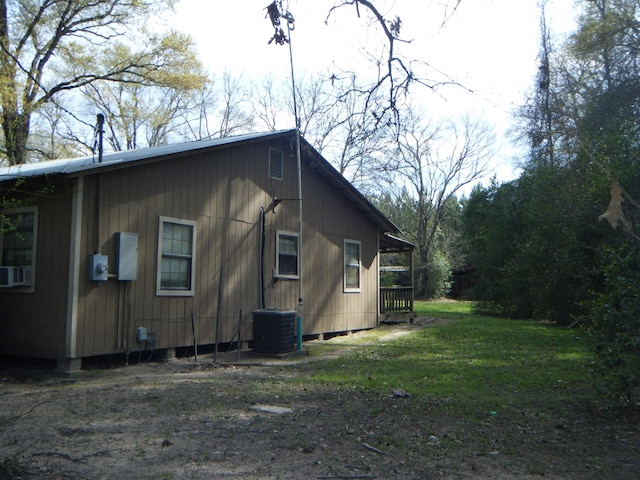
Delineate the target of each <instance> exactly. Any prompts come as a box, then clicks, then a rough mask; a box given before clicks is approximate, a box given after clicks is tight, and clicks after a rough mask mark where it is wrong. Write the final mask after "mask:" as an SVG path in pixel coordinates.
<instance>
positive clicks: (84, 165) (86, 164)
mask: <svg viewBox="0 0 640 480" xmlns="http://www.w3.org/2000/svg"><path fill="white" fill-rule="evenodd" d="M295 132H296V131H295V130H280V131H276V132H266V133H264V132H263V133H250V134H246V135H236V136H231V137H223V138H211V139H207V140H198V141H194V142H185V143H176V144H171V145H163V146H159V147H148V148H141V149H137V150H124V151H120V152H112V153H105V154H104V155H103V156H102V162H101V163H98V157H97V156H96V155H91V156H86V157H78V158H71V159H61V160H50V161H46V162H39V163H27V164H22V165H15V166H11V167H0V182H2V181H6V180H15V179H18V178H24V177H40V176H49V175H68V176H78V175H83V174H91V173H97V172H98V171H100V170H109V169H112V168H122V167H127V166H133V165H134V164H135V163H136V162H141V161H161V160H163V159H167V158H175V156H181V155H185V154H188V153H191V152H195V151H198V150H208V149H216V148H225V147H228V146H231V145H233V144H236V143H247V142H253V141H263V140H268V139H275V138H278V137H287V136H291V137H292V138H293V135H295ZM301 141H302V143H303V155H302V157H303V158H302V160H303V162H306V163H307V164H308V165H310V167H311V168H312V169H313V170H315V171H317V172H318V173H319V174H321V175H322V176H323V177H324V178H325V179H326V180H327V181H328V182H329V183H330V184H331V185H333V187H334V188H336V190H338V191H339V192H340V193H341V194H342V195H344V196H345V197H346V198H347V199H348V200H349V201H350V202H351V203H353V205H354V206H355V207H356V208H357V209H358V210H360V212H362V213H363V214H364V215H366V216H367V217H368V218H370V219H371V221H373V222H374V223H375V224H376V225H378V226H379V227H380V228H381V229H382V231H383V232H385V233H400V229H399V228H398V227H397V226H396V225H394V223H393V222H392V221H391V220H389V219H388V218H387V217H386V216H385V215H384V214H383V213H382V212H381V211H380V210H378V209H377V208H376V207H375V206H374V205H373V204H372V203H371V202H370V201H369V200H368V199H367V198H366V197H365V196H364V195H363V194H362V193H361V192H360V191H359V190H357V189H356V188H355V187H354V186H353V185H351V183H350V182H349V181H348V180H346V179H345V178H344V177H343V176H342V174H340V173H339V172H338V171H337V170H336V169H335V168H334V167H333V166H332V165H331V164H330V163H329V162H328V161H327V160H326V159H325V158H324V157H323V156H322V155H320V153H319V152H318V151H317V150H315V149H314V148H313V147H312V146H311V144H309V143H308V142H307V141H306V140H304V138H302V139H301ZM307 155H308V156H307ZM381 240H382V243H383V244H388V243H392V244H394V245H395V246H396V247H398V245H397V242H395V241H393V240H390V239H389V238H382V239H381ZM394 240H395V239H394ZM397 240H399V239H397Z"/></svg>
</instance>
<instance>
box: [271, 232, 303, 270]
mask: <svg viewBox="0 0 640 480" xmlns="http://www.w3.org/2000/svg"><path fill="white" fill-rule="evenodd" d="M277 235H278V239H277V246H276V276H277V277H280V278H298V234H297V233H292V232H282V231H278V232H277Z"/></svg>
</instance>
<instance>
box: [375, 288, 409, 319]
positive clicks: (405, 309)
mask: <svg viewBox="0 0 640 480" xmlns="http://www.w3.org/2000/svg"><path fill="white" fill-rule="evenodd" d="M409 312H413V287H382V288H380V313H409Z"/></svg>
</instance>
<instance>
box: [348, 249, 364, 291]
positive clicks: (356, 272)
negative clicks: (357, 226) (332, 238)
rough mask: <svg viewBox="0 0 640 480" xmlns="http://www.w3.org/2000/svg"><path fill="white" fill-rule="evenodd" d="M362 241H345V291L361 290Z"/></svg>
mask: <svg viewBox="0 0 640 480" xmlns="http://www.w3.org/2000/svg"><path fill="white" fill-rule="evenodd" d="M360 270H361V267H360V242H358V241H357V240H345V241H344V291H345V292H359V291H360Z"/></svg>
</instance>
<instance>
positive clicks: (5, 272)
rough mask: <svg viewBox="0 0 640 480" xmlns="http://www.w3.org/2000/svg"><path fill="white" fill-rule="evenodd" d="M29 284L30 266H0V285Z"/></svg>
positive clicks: (15, 285)
mask: <svg viewBox="0 0 640 480" xmlns="http://www.w3.org/2000/svg"><path fill="white" fill-rule="evenodd" d="M30 284H31V267H0V287H5V288H6V287H24V286H27V285H30Z"/></svg>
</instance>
